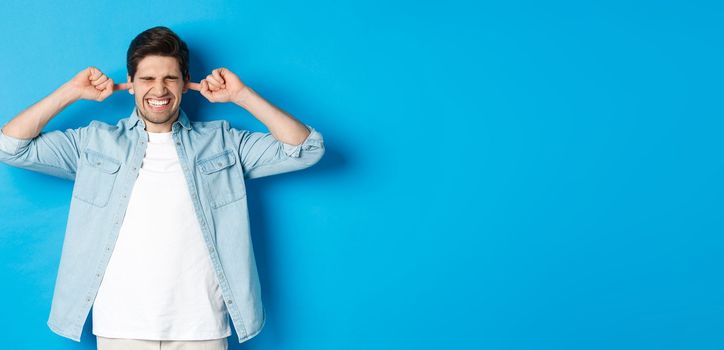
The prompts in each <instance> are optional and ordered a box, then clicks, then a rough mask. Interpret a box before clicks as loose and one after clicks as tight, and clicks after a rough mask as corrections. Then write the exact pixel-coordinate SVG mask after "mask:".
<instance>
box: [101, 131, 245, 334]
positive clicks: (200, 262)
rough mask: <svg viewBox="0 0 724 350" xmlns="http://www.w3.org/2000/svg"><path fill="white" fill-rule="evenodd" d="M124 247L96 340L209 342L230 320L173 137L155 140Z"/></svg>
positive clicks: (153, 136) (117, 255)
mask: <svg viewBox="0 0 724 350" xmlns="http://www.w3.org/2000/svg"><path fill="white" fill-rule="evenodd" d="M148 136H149V142H148V148H147V149H146V154H145V156H144V159H143V164H142V167H141V169H140V172H139V174H138V178H137V179H136V183H135V185H134V186H133V191H132V193H131V197H130V199H129V200H130V202H129V204H128V208H127V209H126V215H125V218H124V220H123V224H122V226H121V229H120V232H119V234H118V240H117V242H116V245H115V248H114V250H113V253H112V255H111V258H110V261H109V263H108V267H107V268H106V272H105V275H104V276H103V279H102V281H101V285H100V289H99V290H98V294H97V296H96V299H95V302H94V304H93V334H95V335H97V336H98V335H99V336H103V337H108V338H133V339H148V340H208V339H218V338H225V337H228V336H230V335H231V328H230V327H229V315H228V311H227V309H226V305H225V304H224V300H223V296H222V294H221V289H220V287H219V283H218V280H217V278H216V275H215V273H214V269H213V266H212V262H211V258H210V256H209V252H208V250H207V248H206V244H205V242H204V238H203V236H202V233H201V228H200V226H199V223H198V220H197V219H196V214H195V213H194V209H193V204H192V202H191V197H190V195H189V191H188V187H187V184H186V180H185V179H184V174H183V172H182V169H181V165H180V164H179V159H178V155H177V153H176V148H175V147H174V143H173V138H172V136H171V133H170V132H168V133H148Z"/></svg>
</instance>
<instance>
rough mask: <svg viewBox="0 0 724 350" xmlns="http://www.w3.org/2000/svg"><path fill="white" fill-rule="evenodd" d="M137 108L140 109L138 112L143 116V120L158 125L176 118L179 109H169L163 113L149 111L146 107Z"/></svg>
mask: <svg viewBox="0 0 724 350" xmlns="http://www.w3.org/2000/svg"><path fill="white" fill-rule="evenodd" d="M136 109H138V114H139V115H140V116H141V117H143V120H145V121H146V122H148V123H153V124H157V125H162V124H167V123H168V122H169V121H171V120H174V119H175V117H176V115H177V114H178V109H174V110H172V109H169V110H167V111H163V112H161V113H156V112H152V111H148V110H146V109H145V108H138V107H136ZM144 111H145V112H144Z"/></svg>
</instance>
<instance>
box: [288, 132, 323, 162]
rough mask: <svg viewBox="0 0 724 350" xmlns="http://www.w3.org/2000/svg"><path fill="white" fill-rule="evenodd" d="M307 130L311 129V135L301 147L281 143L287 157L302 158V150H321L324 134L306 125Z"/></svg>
mask: <svg viewBox="0 0 724 350" xmlns="http://www.w3.org/2000/svg"><path fill="white" fill-rule="evenodd" d="M305 126H306V127H307V129H309V135H308V136H307V138H306V139H305V140H304V141H303V142H302V143H301V144H299V145H292V144H288V143H284V142H281V141H280V142H281V144H282V147H283V148H284V153H285V154H286V155H287V156H290V157H295V158H299V157H301V153H302V150H304V151H311V150H316V149H319V148H321V147H322V146H323V145H322V134H320V133H319V132H318V131H317V130H315V129H314V128H313V127H311V126H310V125H307V124H305Z"/></svg>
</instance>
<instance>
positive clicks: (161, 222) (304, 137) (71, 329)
mask: <svg viewBox="0 0 724 350" xmlns="http://www.w3.org/2000/svg"><path fill="white" fill-rule="evenodd" d="M188 63H189V55H188V48H187V46H186V44H185V43H184V42H183V41H182V40H181V39H180V38H179V37H178V36H177V35H176V34H175V33H174V32H172V31H171V30H170V29H169V28H166V27H154V28H151V29H148V30H146V31H144V32H142V33H140V34H139V35H138V36H137V37H136V38H135V39H134V40H133V41H132V42H131V44H130V46H129V49H128V53H127V69H128V76H127V82H126V83H122V84H114V82H113V80H112V79H110V78H109V77H107V76H106V75H105V74H103V73H102V72H101V71H100V70H98V69H97V68H95V67H89V68H87V69H85V70H83V71H82V72H80V73H78V74H77V75H76V76H75V77H74V78H73V79H72V80H70V81H68V82H67V83H65V84H63V85H62V86H61V87H60V88H58V89H57V90H56V91H54V92H53V93H51V94H50V95H48V96H46V97H45V98H43V99H42V100H41V101H39V102H38V103H36V104H34V105H32V106H31V107H29V108H28V109H26V110H24V111H23V112H21V113H20V114H19V115H18V116H16V117H15V118H13V119H12V120H10V121H9V122H8V123H7V124H6V125H5V126H3V127H2V128H1V129H0V161H2V162H4V163H6V164H9V165H12V166H16V167H21V168H25V169H29V170H33V171H37V172H41V173H45V174H49V175H53V176H58V177H62V178H66V179H71V180H75V184H74V187H73V194H72V199H71V203H70V212H69V216H68V224H67V227H66V236H65V239H64V242H63V250H62V254H61V259H60V266H59V269H58V275H57V279H56V284H55V290H54V294H53V301H52V305H51V311H50V317H49V319H48V326H49V327H50V328H51V330H52V331H53V332H55V333H57V334H59V335H61V336H64V337H66V338H69V339H72V340H75V341H78V342H80V336H81V333H82V329H83V325H84V323H85V320H86V319H87V316H88V313H89V311H90V309H91V306H92V308H93V334H95V335H96V337H97V341H98V348H99V349H147V348H148V349H151V348H158V347H159V345H160V344H159V343H164V344H166V345H165V347H168V346H171V347H173V346H177V345H178V346H179V347H178V348H184V349H187V348H188V349H202V348H203V349H207V348H208V349H226V348H227V346H228V341H227V337H228V336H229V335H231V329H230V327H229V323H228V318H229V317H230V318H231V320H232V324H233V326H234V328H235V330H236V332H237V334H238V337H239V342H240V343H241V342H244V341H246V340H248V339H250V338H251V337H253V336H255V335H256V334H258V333H259V332H260V331H261V328H262V327H263V325H264V321H265V312H264V309H263V307H262V303H261V293H260V287H259V278H258V275H257V270H256V263H255V259H254V253H253V249H252V242H251V239H250V235H249V222H248V209H247V203H246V188H245V180H246V179H252V178H258V177H262V176H269V175H274V174H280V173H285V172H290V171H295V170H301V169H304V168H307V167H309V166H311V165H313V164H315V163H317V162H318V161H319V159H320V158H321V157H322V155H323V154H324V144H323V139H322V135H321V134H320V133H319V132H317V131H316V130H315V129H313V128H312V127H311V126H309V125H306V124H302V123H300V122H299V121H297V120H296V119H294V118H293V117H291V116H290V115H288V114H286V113H284V112H283V111H281V110H280V109H278V108H276V107H275V106H273V105H272V104H270V103H269V102H267V101H266V100H264V99H263V98H262V97H261V96H259V95H258V94H257V93H256V92H255V91H254V90H252V89H251V88H250V87H249V86H247V85H245V84H244V83H243V82H242V81H241V80H240V79H239V78H238V77H237V76H236V75H235V74H234V73H232V72H231V71H229V70H228V69H226V68H218V69H214V70H213V71H212V72H211V74H209V75H208V76H207V77H206V78H204V79H202V80H201V81H200V82H199V83H192V82H191V81H190V76H189V73H188ZM189 89H191V90H194V91H198V92H199V93H201V95H202V96H204V97H205V98H206V99H208V100H209V101H210V102H229V103H235V104H237V105H239V106H241V107H242V108H245V109H246V110H248V111H249V112H250V113H251V114H252V115H253V116H254V117H256V118H257V119H259V121H261V122H262V123H263V124H264V125H265V126H266V127H267V128H268V129H269V130H270V131H271V132H270V133H261V132H250V131H246V130H239V129H235V128H231V127H230V126H229V123H228V121H226V120H216V121H208V122H193V121H190V120H189V119H188V117H187V116H186V114H185V113H184V111H183V110H182V109H181V108H180V105H181V99H182V95H183V94H184V93H186V92H187V91H188V90H189ZM121 90H128V92H129V93H130V94H132V95H134V96H135V108H134V110H133V112H132V113H131V115H130V116H129V117H128V118H123V119H120V120H119V121H118V122H117V124H116V125H109V124H106V123H103V122H99V121H95V120H94V121H91V123H90V124H89V125H88V126H85V127H81V128H77V129H67V130H65V131H60V130H54V131H49V132H41V130H42V129H43V127H44V126H45V125H46V124H47V123H48V121H49V120H50V119H52V118H53V117H54V116H55V115H57V114H58V113H60V112H61V111H62V110H63V109H64V108H65V107H67V106H68V105H70V104H72V103H73V102H75V101H77V100H80V99H85V100H95V101H103V100H104V99H106V98H107V97H108V96H110V95H111V94H112V93H113V92H114V91H121ZM165 347H164V348H165Z"/></svg>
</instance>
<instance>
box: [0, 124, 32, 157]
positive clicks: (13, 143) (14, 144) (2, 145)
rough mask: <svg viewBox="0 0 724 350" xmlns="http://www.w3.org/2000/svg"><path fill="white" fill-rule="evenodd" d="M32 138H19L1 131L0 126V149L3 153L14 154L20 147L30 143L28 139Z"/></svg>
mask: <svg viewBox="0 0 724 350" xmlns="http://www.w3.org/2000/svg"><path fill="white" fill-rule="evenodd" d="M32 140H33V139H32V138H30V139H19V138H16V137H12V136H10V135H7V134H5V133H4V132H3V130H2V128H0V151H3V152H4V153H7V154H10V155H15V154H17V153H18V152H19V151H20V150H21V149H23V148H25V147H27V146H28V144H30V141H32Z"/></svg>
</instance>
